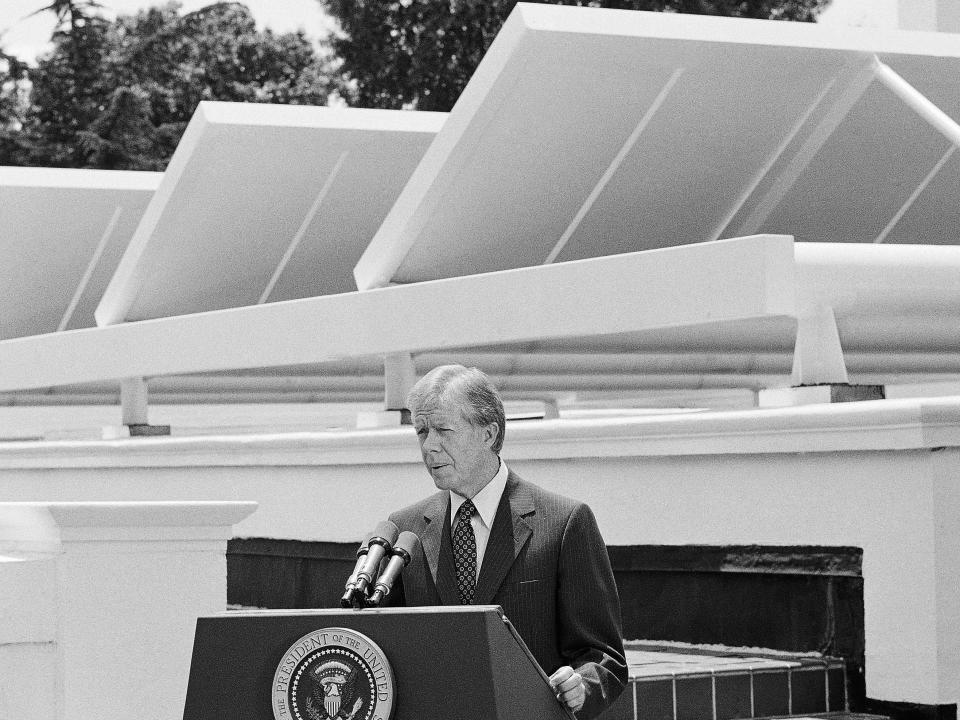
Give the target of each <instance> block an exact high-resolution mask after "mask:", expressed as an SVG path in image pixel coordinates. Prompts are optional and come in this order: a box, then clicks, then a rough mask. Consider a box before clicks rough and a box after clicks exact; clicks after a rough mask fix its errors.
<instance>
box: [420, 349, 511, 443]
mask: <svg viewBox="0 0 960 720" xmlns="http://www.w3.org/2000/svg"><path fill="white" fill-rule="evenodd" d="M431 400H434V401H436V402H445V401H447V400H453V401H457V402H458V404H459V405H460V412H462V413H463V416H464V417H465V418H466V419H467V422H469V423H470V424H471V425H474V426H476V427H481V426H484V425H489V424H490V423H496V424H497V437H496V438H495V439H494V441H493V445H492V449H493V451H494V452H495V453H498V454H499V452H500V448H502V447H503V437H504V435H505V434H506V431H507V420H506V415H505V414H504V412H503V401H502V400H501V399H500V393H498V392H497V389H496V388H495V387H494V386H493V383H492V382H490V378H488V377H487V375H486V373H484V372H483V371H482V370H478V369H477V368H475V367H472V368H467V367H464V366H463V365H440V366H439V367H435V368H434V369H433V370H431V371H430V372H428V373H427V374H426V375H424V376H423V377H422V378H420V380H419V381H417V384H416V385H414V386H413V388H412V389H411V390H410V394H409V395H407V407H408V408H409V409H410V413H411V414H412V415H416V413H417V409H418V408H421V407H423V406H424V405H426V404H428V402H430V401H431Z"/></svg>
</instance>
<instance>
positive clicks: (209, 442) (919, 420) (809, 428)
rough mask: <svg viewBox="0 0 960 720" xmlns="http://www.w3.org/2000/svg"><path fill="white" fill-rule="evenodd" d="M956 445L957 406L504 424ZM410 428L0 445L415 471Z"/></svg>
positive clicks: (2, 454) (691, 436) (607, 438)
mask: <svg viewBox="0 0 960 720" xmlns="http://www.w3.org/2000/svg"><path fill="white" fill-rule="evenodd" d="M945 446H960V397H955V398H937V399H914V400H880V401H873V402H859V403H843V404H834V405H810V406H805V407H797V408H777V409H759V410H746V411H730V412H684V413H678V414H657V415H651V416H642V417H625V418H590V419H563V418H561V419H559V420H525V421H512V422H510V423H509V425H508V428H507V444H506V446H505V451H504V456H505V458H506V459H507V460H508V461H510V460H513V461H523V460H541V459H557V460H562V459H575V458H590V457H599V456H603V457H608V458H609V457H636V456H645V455H646V456H670V455H676V456H690V455H724V454H763V453H794V452H795V453H809V452H858V451H882V450H904V449H917V450H920V449H933V448H939V447H945ZM419 462H420V456H419V453H418V451H417V447H416V440H415V438H414V436H413V431H412V430H411V429H410V428H407V427H403V428H388V429H377V430H362V431H337V432H296V433H270V434H255V435H254V434H247V435H219V436H218V435H203V436H195V437H177V436H173V437H164V438H143V439H137V438H134V439H122V440H82V441H50V442H47V441H31V442H10V443H4V444H2V445H0V470H5V469H16V468H51V467H54V468H127V467H197V466H210V467H240V466H254V467H256V466H324V465H362V464H408V463H412V464H416V463H419Z"/></svg>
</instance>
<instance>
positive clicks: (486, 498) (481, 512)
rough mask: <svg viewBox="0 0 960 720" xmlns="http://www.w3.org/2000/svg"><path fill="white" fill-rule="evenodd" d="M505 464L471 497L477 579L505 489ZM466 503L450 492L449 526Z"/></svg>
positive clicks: (507, 471) (471, 522) (506, 472)
mask: <svg viewBox="0 0 960 720" xmlns="http://www.w3.org/2000/svg"><path fill="white" fill-rule="evenodd" d="M509 474H510V471H509V470H507V464H506V463H505V462H504V461H503V460H501V461H500V469H499V470H498V471H497V474H496V475H494V476H493V480H491V481H490V482H488V483H487V484H486V485H485V486H484V487H483V489H482V490H481V491H480V492H478V493H477V494H476V495H474V496H473V506H474V507H475V508H476V509H477V511H476V512H475V513H474V514H473V517H472V518H470V524H471V525H472V526H473V536H474V537H475V538H476V540H477V578H479V577H480V568H481V567H482V566H483V555H484V553H485V552H486V550H487V541H488V540H489V539H490V528H492V527H493V519H494V518H495V517H496V515H497V507H499V505H500V498H501V497H503V491H504V489H505V488H506V487H507V475H509ZM466 501H467V498H465V497H463V496H462V495H458V494H457V493H455V492H454V491H453V490H451V491H450V526H451V527H453V524H454V523H455V522H456V516H457V510H459V509H460V506H461V505H463V503H465V502H466Z"/></svg>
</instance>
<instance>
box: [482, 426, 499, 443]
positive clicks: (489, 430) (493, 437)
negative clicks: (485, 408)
mask: <svg viewBox="0 0 960 720" xmlns="http://www.w3.org/2000/svg"><path fill="white" fill-rule="evenodd" d="M499 432H500V427H499V426H498V425H497V424H496V423H495V422H492V423H488V424H487V425H484V426H483V442H484V444H485V445H486V446H487V447H489V448H492V447H493V444H494V443H495V442H496V441H497V434H498V433H499Z"/></svg>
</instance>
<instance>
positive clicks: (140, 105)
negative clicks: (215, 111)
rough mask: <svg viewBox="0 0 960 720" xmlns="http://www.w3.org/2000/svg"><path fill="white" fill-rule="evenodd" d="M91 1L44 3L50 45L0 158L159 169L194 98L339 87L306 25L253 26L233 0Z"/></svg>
mask: <svg viewBox="0 0 960 720" xmlns="http://www.w3.org/2000/svg"><path fill="white" fill-rule="evenodd" d="M66 5H69V6H70V7H71V8H74V10H69V9H66V10H65V9H64V6H66ZM90 6H91V3H89V2H82V3H81V2H77V1H76V0H75V1H74V2H72V3H69V2H66V1H65V0H64V1H63V2H55V3H54V4H52V5H50V6H49V7H48V8H46V9H47V10H50V11H53V12H56V13H57V17H58V18H59V19H60V24H59V25H58V28H57V30H56V31H55V33H54V37H53V42H54V47H53V50H52V51H51V52H50V53H49V54H48V55H47V56H45V57H43V58H41V59H40V61H39V62H38V64H37V66H36V67H35V68H31V69H30V70H29V72H28V74H29V79H30V81H31V82H32V90H31V93H30V104H29V107H28V108H27V110H26V112H25V113H24V114H23V119H22V123H21V125H22V128H21V130H20V131H19V133H13V134H15V135H16V138H15V139H16V141H17V144H16V145H15V146H14V145H11V143H9V142H8V143H6V144H4V143H2V142H0V164H31V165H45V166H53V167H97V168H109V169H138V170H162V169H163V168H164V167H165V166H166V163H167V161H168V160H169V158H170V156H171V155H172V154H173V151H174V150H175V149H176V146H177V143H178V142H179V139H180V136H181V135H182V134H183V131H184V129H185V128H186V125H187V123H188V122H189V120H190V117H191V116H192V115H193V111H194V110H195V109H196V106H197V103H199V102H200V101H201V100H227V101H235V102H272V103H287V104H311V105H322V104H325V103H326V102H327V98H328V96H329V95H330V94H331V93H332V92H334V91H335V90H336V88H337V83H338V81H339V76H338V74H337V72H336V71H335V67H334V62H333V60H332V58H331V57H329V56H327V55H323V54H321V53H319V52H318V51H317V50H316V49H315V47H314V45H313V43H312V42H311V41H310V40H309V39H308V38H307V37H306V36H305V35H304V34H303V33H301V32H297V33H284V34H275V33H273V32H272V31H270V30H264V31H258V30H257V28H256V24H255V22H254V19H253V16H252V15H251V14H250V11H249V10H248V9H247V8H246V6H244V5H242V4H240V3H234V2H218V3H214V4H212V5H209V6H207V7H204V8H201V9H200V10H197V11H195V12H191V13H187V14H185V15H181V14H180V12H179V4H177V3H169V4H167V5H165V6H161V7H153V8H149V9H147V10H143V11H141V12H139V13H137V14H136V15H132V16H120V17H118V18H117V19H116V21H109V20H106V19H104V18H102V17H100V16H97V15H95V14H93V12H92V11H91V9H90ZM78 13H79V14H78ZM68 20H69V22H68ZM15 149H16V150H17V152H14V150H15Z"/></svg>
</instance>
